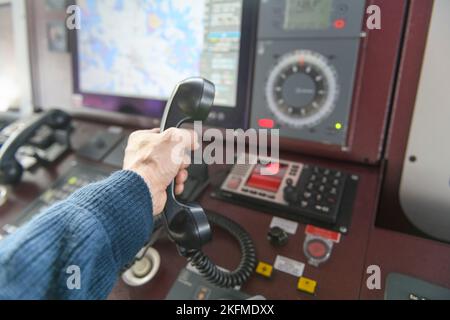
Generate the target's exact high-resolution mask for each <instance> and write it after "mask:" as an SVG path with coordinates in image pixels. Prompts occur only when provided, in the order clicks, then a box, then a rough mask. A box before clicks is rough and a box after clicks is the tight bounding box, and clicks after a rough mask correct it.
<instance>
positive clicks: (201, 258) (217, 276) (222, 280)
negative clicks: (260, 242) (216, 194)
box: [186, 212, 257, 288]
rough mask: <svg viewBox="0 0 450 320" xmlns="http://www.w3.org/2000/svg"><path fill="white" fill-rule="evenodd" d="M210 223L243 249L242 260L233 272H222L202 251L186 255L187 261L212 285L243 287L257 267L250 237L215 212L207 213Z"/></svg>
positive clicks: (232, 222)
mask: <svg viewBox="0 0 450 320" xmlns="http://www.w3.org/2000/svg"><path fill="white" fill-rule="evenodd" d="M207 216H208V220H209V222H210V223H212V224H214V225H217V226H218V227H221V228H222V229H224V230H225V231H227V232H229V233H230V234H231V235H232V236H233V237H234V238H235V239H236V240H237V241H238V242H239V246H240V247H241V252H242V258H241V262H240V263H239V266H238V267H237V268H236V270H234V271H232V272H226V271H222V270H220V269H219V268H218V267H217V266H216V265H215V264H214V263H213V262H212V261H211V260H210V259H209V258H208V257H207V256H206V255H205V254H204V253H203V252H202V251H200V250H192V251H189V252H188V253H187V254H186V258H187V260H188V261H189V262H190V263H191V264H192V266H194V267H195V268H196V269H197V270H198V271H199V272H200V274H201V275H202V276H203V277H205V278H206V279H207V280H208V281H209V282H211V283H212V284H214V285H216V286H218V287H221V288H234V287H236V286H241V285H243V284H244V283H245V282H246V281H247V280H248V278H249V277H250V276H251V274H252V273H253V271H254V270H255V267H256V263H257V260H256V249H255V245H254V243H253V240H252V239H251V237H250V235H249V234H248V233H247V231H245V230H244V229H243V228H242V227H241V226H240V225H239V224H237V223H236V222H234V221H232V220H230V219H228V218H226V217H224V216H222V215H220V214H217V213H213V212H207Z"/></svg>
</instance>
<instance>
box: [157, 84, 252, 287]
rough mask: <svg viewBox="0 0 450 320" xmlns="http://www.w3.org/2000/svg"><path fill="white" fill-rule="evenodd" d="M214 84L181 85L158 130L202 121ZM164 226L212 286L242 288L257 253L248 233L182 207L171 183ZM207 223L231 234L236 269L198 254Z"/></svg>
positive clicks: (194, 207) (208, 232)
mask: <svg viewBox="0 0 450 320" xmlns="http://www.w3.org/2000/svg"><path fill="white" fill-rule="evenodd" d="M214 96H215V87H214V84H212V83H211V82H209V81H208V80H205V79H202V78H191V79H187V80H185V81H183V82H182V83H180V84H179V85H178V86H177V87H176V88H175V91H174V92H173V94H172V97H171V98H170V100H169V101H168V103H167V106H166V109H165V112H164V116H163V119H162V123H161V131H164V130H167V129H169V128H170V127H181V126H182V125H183V124H184V123H187V122H192V121H205V120H206V119H207V117H208V115H209V112H210V110H211V107H212V105H213V103H214ZM163 219H164V226H165V229H166V231H167V233H168V235H169V238H170V239H171V240H172V241H173V242H174V243H175V244H176V245H177V248H178V252H179V253H180V255H182V256H184V257H186V258H187V259H188V261H189V262H190V263H191V264H192V265H193V266H194V267H195V268H196V269H197V270H198V271H199V272H200V274H201V275H203V276H204V277H205V278H206V279H207V280H209V281H210V282H211V283H213V284H215V285H217V286H219V287H226V288H233V287H236V286H239V285H242V284H243V283H244V282H245V281H246V280H247V279H248V278H249V277H250V275H251V274H252V273H253V270H254V269H255V266H256V253H255V248H254V245H253V242H252V240H251V238H250V237H249V235H248V234H247V232H246V231H245V230H244V229H242V227H240V226H239V225H237V224H236V223H235V222H233V221H231V220H229V219H228V218H226V217H223V216H220V215H218V214H213V213H208V214H206V213H205V211H204V210H203V208H202V207H200V206H199V205H197V204H183V203H181V202H179V201H178V200H177V199H176V197H175V192H174V182H172V184H171V185H170V186H169V188H168V190H167V204H166V207H165V210H164V213H163ZM210 222H211V223H213V224H216V225H218V226H220V227H222V228H224V229H225V230H226V231H228V232H230V233H231V234H232V235H233V236H234V237H235V238H236V239H237V240H238V242H239V244H240V246H241V250H242V251H243V254H242V256H243V260H242V261H241V263H240V264H239V267H238V269H236V270H235V271H233V272H225V271H223V270H221V269H219V268H218V267H217V266H216V265H214V264H213V263H212V262H211V261H210V260H209V258H208V257H207V256H205V255H204V254H203V253H202V252H201V248H202V246H203V245H205V244H206V243H208V242H209V241H211V239H212V232H211V226H210Z"/></svg>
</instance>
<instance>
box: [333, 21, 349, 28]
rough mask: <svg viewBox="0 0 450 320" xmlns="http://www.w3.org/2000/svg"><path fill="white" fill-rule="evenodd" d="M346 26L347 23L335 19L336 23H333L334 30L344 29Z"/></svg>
mask: <svg viewBox="0 0 450 320" xmlns="http://www.w3.org/2000/svg"><path fill="white" fill-rule="evenodd" d="M346 25H347V23H346V22H345V20H344V19H337V20H336V21H334V27H335V28H336V29H344V28H345V26H346Z"/></svg>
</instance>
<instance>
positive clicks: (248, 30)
mask: <svg viewBox="0 0 450 320" xmlns="http://www.w3.org/2000/svg"><path fill="white" fill-rule="evenodd" d="M242 1H243V10H242V20H241V41H240V53H239V71H238V85H237V98H236V106H235V107H225V106H214V107H213V109H212V111H211V112H212V114H213V115H215V117H213V118H210V119H208V120H207V121H206V124H205V125H206V126H211V127H221V128H230V129H231V128H232V129H247V128H248V126H249V114H250V99H251V86H252V76H253V65H254V49H255V45H254V43H255V41H256V30H257V18H258V8H259V2H258V1H254V0H242ZM69 4H70V5H76V0H70V1H69ZM69 44H70V48H71V61H72V74H73V76H72V77H73V93H74V95H78V96H79V97H81V98H82V101H83V107H82V108H80V111H82V113H89V111H90V110H92V111H93V114H95V115H97V116H98V115H102V114H103V115H105V117H108V115H109V116H110V118H111V116H112V117H113V118H120V117H123V118H126V117H127V116H133V117H139V118H147V119H148V118H151V119H161V117H162V112H163V111H164V107H165V105H166V103H167V100H156V99H146V98H133V97H121V96H114V95H105V94H92V93H85V92H82V91H81V90H80V83H79V80H80V79H79V72H78V71H79V63H78V41H77V30H76V29H75V30H71V31H70V32H69ZM94 101H95V102H97V103H98V104H103V106H105V105H111V104H112V105H114V108H118V107H119V106H122V107H124V106H132V107H135V109H142V108H148V109H150V110H152V109H153V110H155V112H154V113H149V114H143V113H134V112H126V111H125V112H119V111H116V110H105V109H104V108H101V107H98V106H96V105H93V102H94ZM84 102H86V103H84ZM97 103H96V104H97ZM89 104H91V105H89ZM81 109H82V110H81Z"/></svg>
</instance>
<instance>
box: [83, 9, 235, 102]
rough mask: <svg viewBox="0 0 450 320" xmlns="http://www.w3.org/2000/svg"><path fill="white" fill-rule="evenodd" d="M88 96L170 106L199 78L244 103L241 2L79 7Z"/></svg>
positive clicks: (225, 97) (220, 97)
mask: <svg viewBox="0 0 450 320" xmlns="http://www.w3.org/2000/svg"><path fill="white" fill-rule="evenodd" d="M77 4H78V5H79V6H80V8H81V29H80V30H78V32H77V48H78V57H77V58H78V86H79V89H80V92H81V93H84V94H101V95H109V96H121V97H132V98H144V99H155V100H167V99H168V98H169V97H170V94H171V92H172V90H173V88H174V87H175V85H176V84H177V83H178V82H180V81H182V80H184V79H186V78H189V77H192V76H202V77H205V78H207V79H209V80H211V81H213V82H214V83H215V84H216V90H217V94H216V100H215V104H216V105H218V106H225V107H234V106H235V105H236V96H237V80H238V79H237V78H238V70H239V48H240V36H241V15H242V0H228V1H227V0H195V1H186V0H79V1H77Z"/></svg>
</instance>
